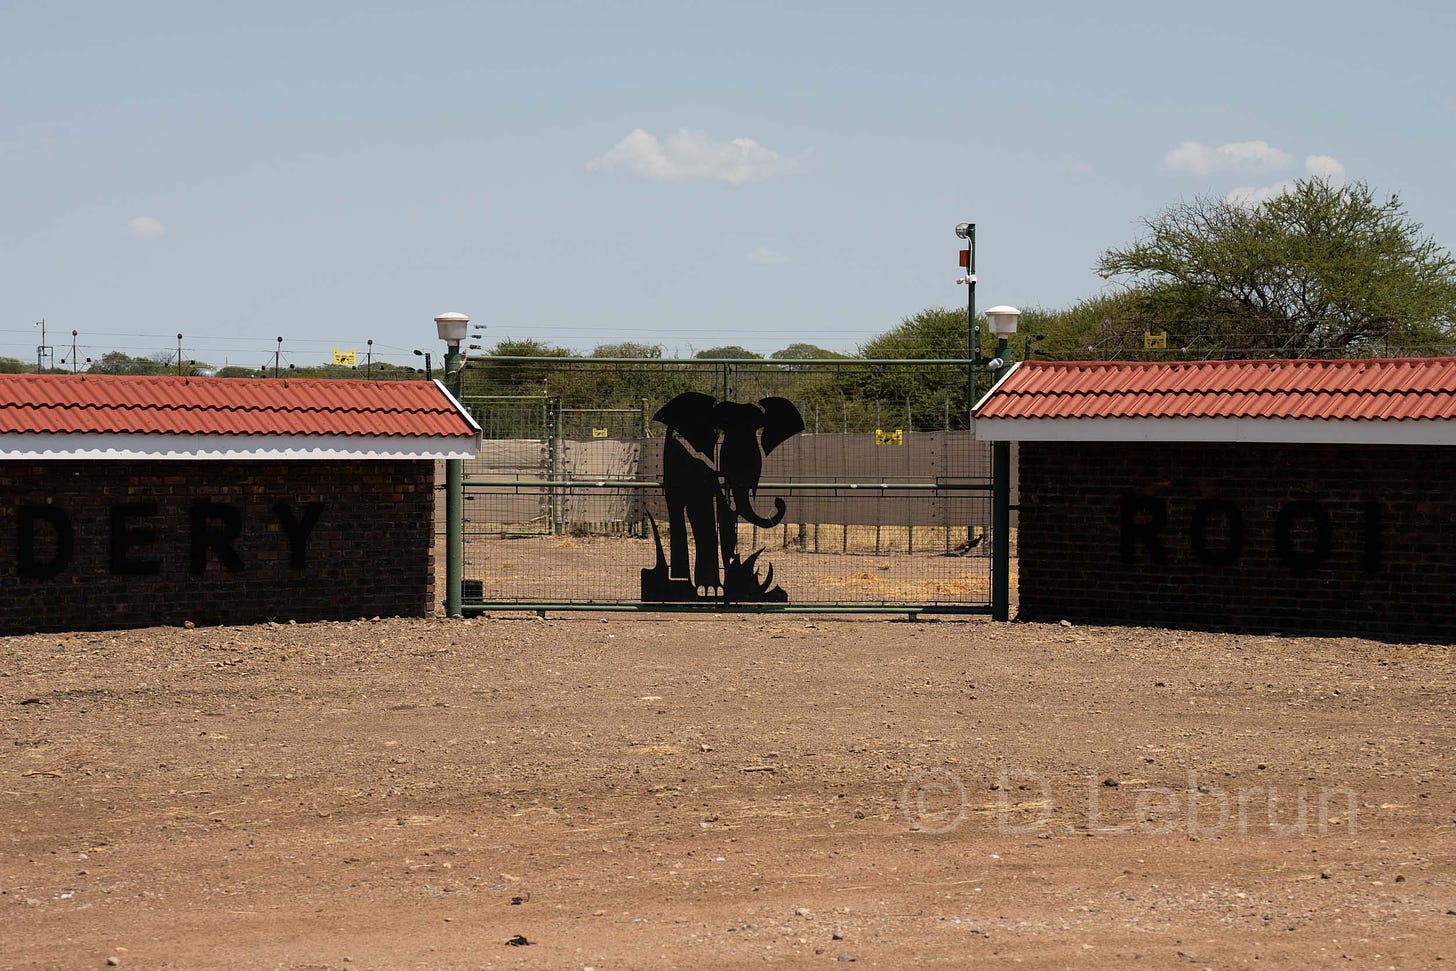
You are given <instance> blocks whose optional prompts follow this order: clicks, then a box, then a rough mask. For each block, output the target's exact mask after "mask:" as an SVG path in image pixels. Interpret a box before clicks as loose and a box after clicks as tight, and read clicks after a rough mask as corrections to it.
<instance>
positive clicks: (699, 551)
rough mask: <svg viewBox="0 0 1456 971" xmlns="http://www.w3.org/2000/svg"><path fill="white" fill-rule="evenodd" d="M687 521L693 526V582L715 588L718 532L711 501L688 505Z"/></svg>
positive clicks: (704, 586) (698, 585)
mask: <svg viewBox="0 0 1456 971" xmlns="http://www.w3.org/2000/svg"><path fill="white" fill-rule="evenodd" d="M687 513H688V522H690V523H691V524H692V527H693V545H694V547H695V554H696V555H695V557H694V560H693V584H694V586H697V587H700V588H716V587H719V586H721V585H722V584H721V583H720V582H719V580H718V533H717V524H716V523H715V522H714V519H715V518H716V517H715V516H714V515H713V503H712V501H711V499H710V500H707V501H702V502H694V503H692V504H690V505H689V506H688V510H687Z"/></svg>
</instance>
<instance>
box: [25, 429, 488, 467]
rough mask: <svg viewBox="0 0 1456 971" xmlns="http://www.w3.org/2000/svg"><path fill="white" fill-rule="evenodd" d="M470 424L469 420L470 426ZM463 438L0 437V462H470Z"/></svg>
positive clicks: (470, 446) (472, 441)
mask: <svg viewBox="0 0 1456 971" xmlns="http://www.w3.org/2000/svg"><path fill="white" fill-rule="evenodd" d="M471 424H474V422H471ZM479 450H480V432H479V430H478V426H477V431H476V434H475V436H474V437H472V438H466V437H463V436H462V437H459V438H406V437H402V436H398V435H161V434H151V435H143V434H129V435H112V434H106V435H98V434H61V433H47V434H12V435H0V461H6V460H20V459H188V460H197V459H204V460H205V459H253V460H256V459H312V460H315V461H318V460H324V459H397V460H404V459H473V458H475V456H476V453H477V452H478V451H479Z"/></svg>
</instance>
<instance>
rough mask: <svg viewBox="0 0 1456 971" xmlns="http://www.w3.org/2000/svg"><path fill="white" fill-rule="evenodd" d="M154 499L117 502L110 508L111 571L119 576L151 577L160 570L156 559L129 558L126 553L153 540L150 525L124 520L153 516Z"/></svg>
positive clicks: (155, 511)
mask: <svg viewBox="0 0 1456 971" xmlns="http://www.w3.org/2000/svg"><path fill="white" fill-rule="evenodd" d="M156 514H157V504H156V503H155V502H119V503H117V504H116V505H114V506H112V507H111V572H112V573H114V574H116V575H117V576H119V577H154V576H156V575H157V574H158V573H161V572H162V563H161V561H160V560H133V559H131V558H129V557H128V556H127V552H128V551H130V550H132V549H134V548H135V547H138V546H148V545H150V544H152V543H155V542H156V541H157V530H156V529H155V528H154V527H152V526H131V525H129V524H128V523H127V520H128V519H131V518H133V517H142V516H155V515H156Z"/></svg>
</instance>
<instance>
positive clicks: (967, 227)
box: [956, 223, 973, 239]
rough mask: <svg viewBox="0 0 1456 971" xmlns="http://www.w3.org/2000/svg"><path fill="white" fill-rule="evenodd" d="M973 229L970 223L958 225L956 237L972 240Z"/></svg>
mask: <svg viewBox="0 0 1456 971" xmlns="http://www.w3.org/2000/svg"><path fill="white" fill-rule="evenodd" d="M972 228H973V227H972V226H971V224H970V223H957V224H956V235H957V236H959V237H960V238H961V239H970V238H971V229H972Z"/></svg>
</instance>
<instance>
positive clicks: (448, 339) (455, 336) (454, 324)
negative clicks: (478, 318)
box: [435, 311, 470, 347]
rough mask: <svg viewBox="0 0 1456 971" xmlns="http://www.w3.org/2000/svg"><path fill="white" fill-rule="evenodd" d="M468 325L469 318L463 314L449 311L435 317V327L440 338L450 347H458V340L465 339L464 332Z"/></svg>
mask: <svg viewBox="0 0 1456 971" xmlns="http://www.w3.org/2000/svg"><path fill="white" fill-rule="evenodd" d="M469 327H470V318H469V317H467V316H466V315H465V314H458V313H455V312H453V311H452V312H450V313H448V314H441V315H440V316H438V317H436V318H435V329H436V330H437V331H439V334H440V340H442V341H444V342H445V343H446V344H449V345H450V346H451V347H459V346H460V342H461V341H463V340H464V339H465V332H466V331H467V330H468V329H469Z"/></svg>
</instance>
